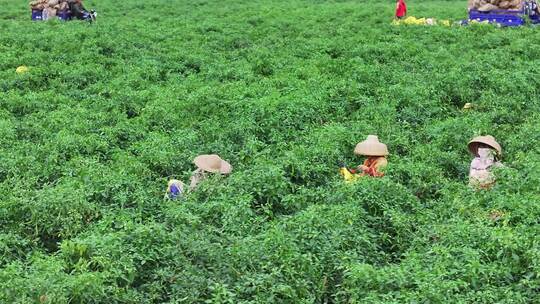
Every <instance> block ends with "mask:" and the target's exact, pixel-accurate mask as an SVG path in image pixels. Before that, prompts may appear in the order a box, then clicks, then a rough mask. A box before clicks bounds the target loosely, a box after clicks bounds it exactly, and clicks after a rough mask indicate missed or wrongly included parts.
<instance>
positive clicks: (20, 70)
mask: <svg viewBox="0 0 540 304" xmlns="http://www.w3.org/2000/svg"><path fill="white" fill-rule="evenodd" d="M29 70H30V69H29V68H28V67H27V66H25V65H21V66H20V67H18V68H17V70H15V72H17V74H24V73H26V72H28V71H29Z"/></svg>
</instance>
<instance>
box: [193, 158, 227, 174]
mask: <svg viewBox="0 0 540 304" xmlns="http://www.w3.org/2000/svg"><path fill="white" fill-rule="evenodd" d="M193 162H194V163H195V165H196V166H197V167H198V168H199V169H201V170H204V171H206V172H211V173H221V174H229V173H231V171H232V166H231V164H229V163H228V162H226V161H224V160H223V159H221V157H219V156H218V155H215V154H212V155H200V156H197V157H196V158H195V160H193Z"/></svg>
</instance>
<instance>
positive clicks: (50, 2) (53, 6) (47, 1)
mask: <svg viewBox="0 0 540 304" xmlns="http://www.w3.org/2000/svg"><path fill="white" fill-rule="evenodd" d="M30 8H31V9H32V10H39V11H43V10H47V13H48V16H49V17H52V16H56V14H57V12H59V11H65V10H67V9H68V8H69V5H68V0H35V1H32V2H30Z"/></svg>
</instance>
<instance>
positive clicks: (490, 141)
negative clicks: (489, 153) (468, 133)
mask: <svg viewBox="0 0 540 304" xmlns="http://www.w3.org/2000/svg"><path fill="white" fill-rule="evenodd" d="M480 144H485V145H488V146H490V147H491V148H493V149H495V150H496V151H497V155H498V156H501V155H502V148H501V145H499V143H498V142H497V141H496V140H495V138H494V137H493V136H491V135H486V136H478V137H475V138H473V139H472V140H471V141H470V142H469V145H468V146H469V151H471V153H472V154H474V155H476V156H478V146H479V145H480Z"/></svg>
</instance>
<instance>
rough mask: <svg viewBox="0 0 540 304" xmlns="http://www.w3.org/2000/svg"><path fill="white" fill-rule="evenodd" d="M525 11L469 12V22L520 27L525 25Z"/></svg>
mask: <svg viewBox="0 0 540 304" xmlns="http://www.w3.org/2000/svg"><path fill="white" fill-rule="evenodd" d="M523 17H524V11H523V10H517V11H516V10H493V11H490V12H480V11H477V10H470V11H469V20H470V21H473V20H475V21H478V22H484V21H487V22H489V23H498V24H500V25H502V26H520V25H523V24H525V19H524V18H523Z"/></svg>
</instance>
